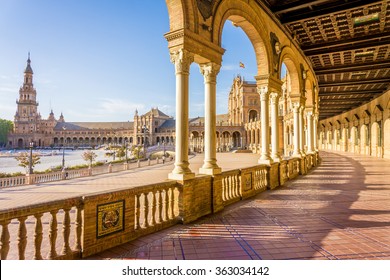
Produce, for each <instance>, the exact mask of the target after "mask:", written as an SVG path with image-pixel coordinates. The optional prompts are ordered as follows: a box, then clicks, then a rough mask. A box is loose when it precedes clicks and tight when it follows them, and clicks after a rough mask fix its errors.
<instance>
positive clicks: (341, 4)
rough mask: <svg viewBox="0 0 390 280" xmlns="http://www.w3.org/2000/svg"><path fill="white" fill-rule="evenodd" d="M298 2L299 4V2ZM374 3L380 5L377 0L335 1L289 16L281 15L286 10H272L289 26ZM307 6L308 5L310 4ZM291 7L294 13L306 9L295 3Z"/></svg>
mask: <svg viewBox="0 0 390 280" xmlns="http://www.w3.org/2000/svg"><path fill="white" fill-rule="evenodd" d="M299 2H301V1H299ZM302 2H303V1H302ZM313 2H315V1H313ZM325 2H329V1H325ZM294 3H295V4H294ZM375 3H382V1H378V0H351V1H348V2H345V1H344V0H340V1H335V2H333V3H331V4H330V5H323V7H316V9H313V10H307V11H300V12H294V13H291V15H283V14H286V13H287V12H288V11H287V9H284V11H283V10H282V9H281V10H280V11H279V12H277V8H274V9H273V12H274V13H276V12H277V13H278V15H279V16H280V21H281V23H282V24H290V23H295V22H300V21H305V20H308V19H313V18H318V17H323V16H324V15H327V14H337V13H340V12H343V11H348V10H352V9H357V8H359V7H362V6H363V7H364V6H369V5H371V4H375ZM308 4H310V2H309V3H308ZM324 4H326V3H324ZM291 5H295V6H296V7H297V8H296V9H295V10H294V11H297V10H300V9H304V8H307V7H303V6H304V5H305V4H301V5H297V4H296V2H293V3H291ZM311 5H314V4H311ZM298 7H299V8H298ZM282 11H283V12H282ZM291 12H292V11H291Z"/></svg>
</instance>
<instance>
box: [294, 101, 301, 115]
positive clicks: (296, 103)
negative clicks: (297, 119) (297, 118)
mask: <svg viewBox="0 0 390 280" xmlns="http://www.w3.org/2000/svg"><path fill="white" fill-rule="evenodd" d="M292 107H293V110H294V113H299V110H300V108H301V103H299V102H294V103H292Z"/></svg>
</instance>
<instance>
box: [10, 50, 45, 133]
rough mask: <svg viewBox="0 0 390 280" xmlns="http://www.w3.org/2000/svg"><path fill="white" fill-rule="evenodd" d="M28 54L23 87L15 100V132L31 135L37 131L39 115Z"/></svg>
mask: <svg viewBox="0 0 390 280" xmlns="http://www.w3.org/2000/svg"><path fill="white" fill-rule="evenodd" d="M33 74H34V72H33V70H32V68H31V59H30V53H28V59H27V66H26V69H25V70H24V80H23V85H22V86H21V87H20V89H19V99H18V100H16V104H17V109H16V114H15V118H14V120H15V132H16V133H28V134H32V133H34V132H36V131H37V129H38V121H39V118H40V115H39V113H38V105H39V104H38V102H37V92H36V90H35V88H34V84H33Z"/></svg>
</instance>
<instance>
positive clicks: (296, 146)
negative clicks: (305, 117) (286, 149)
mask: <svg viewBox="0 0 390 280" xmlns="http://www.w3.org/2000/svg"><path fill="white" fill-rule="evenodd" d="M293 110H294V152H293V156H295V157H301V151H300V149H299V147H300V145H299V140H300V137H299V132H300V129H299V111H300V104H299V103H296V104H294V105H293Z"/></svg>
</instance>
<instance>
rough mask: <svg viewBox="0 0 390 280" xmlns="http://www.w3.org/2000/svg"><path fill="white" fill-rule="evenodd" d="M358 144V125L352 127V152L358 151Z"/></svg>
mask: <svg viewBox="0 0 390 280" xmlns="http://www.w3.org/2000/svg"><path fill="white" fill-rule="evenodd" d="M358 144H359V137H358V129H357V127H356V126H353V127H351V152H353V153H356V152H357V151H358Z"/></svg>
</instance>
